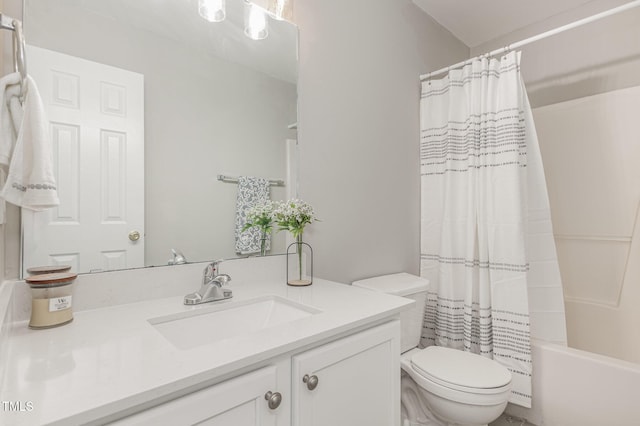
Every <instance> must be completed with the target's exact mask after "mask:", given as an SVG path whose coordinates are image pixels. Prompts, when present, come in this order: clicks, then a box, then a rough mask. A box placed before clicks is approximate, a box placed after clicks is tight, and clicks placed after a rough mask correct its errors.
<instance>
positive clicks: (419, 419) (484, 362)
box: [353, 273, 511, 426]
mask: <svg viewBox="0 0 640 426" xmlns="http://www.w3.org/2000/svg"><path fill="white" fill-rule="evenodd" d="M353 285H354V286H357V287H363V288H368V289H370V290H374V291H381V292H385V293H389V294H394V295H397V296H403V297H408V298H411V299H414V300H416V306H415V307H414V308H412V309H411V310H410V311H405V312H403V313H402V314H401V315H400V324H401V350H402V355H401V357H400V360H401V362H400V364H401V365H400V367H401V368H402V380H401V383H402V392H401V398H402V424H403V425H405V424H411V425H413V424H417V425H426V426H445V425H464V426H476V425H487V424H488V423H490V422H492V421H493V420H495V419H497V418H498V417H499V416H500V414H502V412H503V411H504V409H505V407H506V405H507V401H508V398H509V394H510V391H511V373H510V372H509V370H507V369H506V368H505V367H503V366H502V365H500V364H499V363H497V362H496V361H494V360H491V359H488V358H484V357H482V356H480V355H476V354H472V353H469V352H463V351H460V350H457V349H451V348H444V347H440V346H430V347H427V348H424V349H418V344H419V343H420V332H421V329H422V318H423V313H424V306H425V303H426V292H427V288H428V281H427V280H425V279H423V278H420V277H416V276H414V275H410V274H406V273H400V274H393V275H385V276H381V277H375V278H370V279H366V280H361V281H356V282H354V283H353Z"/></svg>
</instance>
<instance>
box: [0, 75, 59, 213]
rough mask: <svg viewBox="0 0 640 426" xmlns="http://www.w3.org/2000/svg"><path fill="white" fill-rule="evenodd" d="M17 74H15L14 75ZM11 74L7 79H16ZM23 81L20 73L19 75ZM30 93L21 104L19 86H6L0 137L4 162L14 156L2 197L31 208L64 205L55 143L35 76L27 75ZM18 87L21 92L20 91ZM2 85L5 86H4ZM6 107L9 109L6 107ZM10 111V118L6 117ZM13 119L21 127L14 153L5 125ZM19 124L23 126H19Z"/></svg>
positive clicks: (3, 95) (1, 158)
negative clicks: (53, 148)
mask: <svg viewBox="0 0 640 426" xmlns="http://www.w3.org/2000/svg"><path fill="white" fill-rule="evenodd" d="M13 75H15V74H13ZM13 75H9V76H7V77H5V78H7V79H10V78H14V77H13ZM18 80H19V76H18ZM26 84H27V95H26V98H25V100H24V104H23V105H20V102H19V100H18V96H17V94H18V93H19V86H18V85H15V84H14V85H11V86H5V90H4V91H3V92H2V110H1V111H0V113H1V114H2V117H1V118H0V121H1V123H2V126H3V129H2V131H1V132H0V137H1V138H2V139H3V140H2V141H1V142H0V148H1V149H2V151H0V164H2V165H5V166H6V160H7V159H8V158H9V157H8V156H9V155H10V158H11V160H10V162H9V170H8V175H7V180H6V182H5V184H4V186H3V188H2V191H0V197H2V198H4V199H5V200H7V201H9V202H10V203H13V204H15V205H17V206H20V207H24V208H28V209H31V210H36V211H40V210H44V209H48V208H51V207H55V206H57V205H59V204H60V201H59V200H58V193H57V190H56V181H55V176H54V171H53V159H52V151H51V142H50V139H49V129H48V121H47V119H46V114H45V111H44V105H43V104H42V99H41V98H40V93H39V91H38V88H37V86H36V84H35V82H34V81H33V79H32V78H31V77H29V76H27V80H26ZM16 87H17V88H18V91H16ZM0 88H1V87H0ZM5 108H6V109H5ZM7 113H8V115H9V117H10V120H9V119H8V118H7V117H6V114H7ZM9 122H12V123H13V126H14V127H17V132H16V134H15V144H13V152H12V153H11V150H10V149H9V151H8V152H7V146H8V145H9V144H8V142H7V141H6V140H5V139H8V138H9V137H10V136H11V135H10V132H9V129H6V128H4V127H5V126H6V125H7V123H9ZM18 124H19V125H18Z"/></svg>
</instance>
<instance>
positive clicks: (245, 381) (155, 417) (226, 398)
mask: <svg viewBox="0 0 640 426" xmlns="http://www.w3.org/2000/svg"><path fill="white" fill-rule="evenodd" d="M399 354H400V326H399V321H390V322H387V323H385V324H382V325H379V326H376V327H373V328H370V329H367V330H364V331H362V332H358V333H355V334H352V335H350V336H347V337H344V338H341V339H339V340H334V341H332V342H329V343H326V344H323V345H320V346H318V347H315V348H313V349H310V350H307V351H305V352H302V353H296V351H293V352H292V353H291V354H289V355H286V356H281V357H278V358H276V359H275V360H274V362H273V363H272V364H271V365H268V366H266V367H262V368H260V369H258V370H256V371H253V372H250V373H246V374H243V375H240V376H238V377H235V378H232V379H230V380H227V381H225V382H222V383H219V384H216V385H213V386H211V387H209V388H206V389H203V390H200V391H197V392H194V393H191V394H188V395H186V396H183V397H181V398H177V399H175V400H172V401H169V402H167V403H164V404H162V405H159V406H156V407H153V408H150V409H148V410H146V411H143V412H141V413H138V414H134V415H133V416H130V417H127V418H124V419H122V420H119V421H117V422H115V423H112V425H118V426H125V425H127V426H129V425H154V426H155V425H195V424H197V425H215V426H254V425H256V426H257V425H260V426H357V425H367V426H396V425H399V424H400V359H399ZM268 392H271V394H270V395H267V393H268ZM276 392H278V393H279V396H275V393H276ZM266 396H271V398H272V400H271V407H269V402H270V401H269V399H268V398H266ZM279 397H281V401H280V402H279V404H278V403H277V402H278V401H277V400H278V399H279ZM276 405H278V406H277V407H276Z"/></svg>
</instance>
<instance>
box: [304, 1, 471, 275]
mask: <svg viewBox="0 0 640 426" xmlns="http://www.w3.org/2000/svg"><path fill="white" fill-rule="evenodd" d="M294 16H295V20H296V23H297V24H298V25H299V27H300V80H299V85H298V90H299V106H298V114H299V115H298V117H299V123H300V130H299V148H300V171H299V173H300V180H299V182H300V196H301V198H303V199H305V200H306V201H308V202H310V203H311V204H312V205H313V206H314V207H315V209H316V213H317V215H318V217H320V219H321V220H322V222H318V223H315V224H313V225H311V226H309V227H308V231H305V234H306V236H305V240H308V241H309V242H310V243H311V244H312V246H313V249H314V261H315V264H314V267H315V269H314V273H315V275H317V276H320V277H325V278H329V279H333V280H336V281H340V282H351V281H353V280H355V279H360V278H365V277H369V276H373V275H378V274H384V273H392V272H399V271H407V272H410V273H414V274H417V273H418V272H419V271H418V267H419V256H420V250H419V231H420V229H419V228H420V220H419V219H420V187H419V186H420V178H419V154H418V152H419V127H420V126H419V119H418V108H419V87H420V85H419V81H418V80H419V75H420V74H421V73H425V72H427V71H429V70H433V69H437V68H441V67H443V66H446V65H448V64H452V63H455V62H458V61H460V60H462V59H465V58H467V57H468V54H469V49H468V48H467V47H466V46H465V45H464V44H462V43H461V42H460V41H458V40H457V39H456V38H454V37H453V36H452V35H451V34H450V33H448V32H447V31H445V30H444V29H442V27H441V26H440V25H439V24H437V23H436V22H435V21H434V20H432V19H431V18H430V17H429V16H428V15H426V14H425V13H424V12H422V11H421V10H420V9H419V8H418V7H417V6H415V5H414V4H413V3H412V2H411V0H375V1H371V0H345V1H339V0H331V1H317V0H296V2H295V5H294Z"/></svg>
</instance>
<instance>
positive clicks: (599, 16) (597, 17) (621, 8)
mask: <svg viewBox="0 0 640 426" xmlns="http://www.w3.org/2000/svg"><path fill="white" fill-rule="evenodd" d="M638 6H640V0H634V1H632V2H629V3H626V4H623V5H622V6H618V7H614V8H613V9H609V10H606V11H604V12H602V13H598V14H596V15H592V16H589V17H587V18H584V19H580V20H578V21H575V22H572V23H570V24H567V25H563V26H561V27H558V28H555V29H553V30H549V31H546V32H543V33H541V34H538V35H535V36H533V37H529V38H526V39H524V40H521V41H518V42H516V43H513V44H509V45H507V46H505V47H501V48H500V49H496V50H492V51H491V52H489V53H484V54H482V55H478V56H475V57H473V58H471V59H467V60H465V61H462V62H458V63H457V64H454V65H450V66H448V67H444V68H442V69H439V70H437V71H432V72H430V73H427V74H422V75H421V76H420V81H424V80H428V79H430V78H431V77H433V76H436V75H439V74H443V73H445V72H448V71H450V70H454V69H457V68H460V67H463V66H464V65H467V64H470V63H471V62H473V61H474V60H476V59H478V58H482V57H487V58H488V57H491V56H496V55H500V54H502V53H505V52H509V51H511V50H513V49H517V48H519V47H522V46H524V45H527V44H529V43H533V42H535V41H538V40H542V39H543V38H547V37H551V36H553V35H556V34H559V33H562V32H565V31H567V30H571V29H574V28H577V27H580V26H582V25H585V24H589V23H591V22H594V21H598V20H600V19H602V18H606V17H607V16H611V15H615V14H617V13H620V12H624V11H626V10H629V9H633V8H635V7H638Z"/></svg>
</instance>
